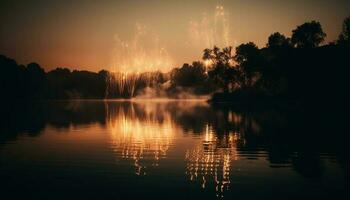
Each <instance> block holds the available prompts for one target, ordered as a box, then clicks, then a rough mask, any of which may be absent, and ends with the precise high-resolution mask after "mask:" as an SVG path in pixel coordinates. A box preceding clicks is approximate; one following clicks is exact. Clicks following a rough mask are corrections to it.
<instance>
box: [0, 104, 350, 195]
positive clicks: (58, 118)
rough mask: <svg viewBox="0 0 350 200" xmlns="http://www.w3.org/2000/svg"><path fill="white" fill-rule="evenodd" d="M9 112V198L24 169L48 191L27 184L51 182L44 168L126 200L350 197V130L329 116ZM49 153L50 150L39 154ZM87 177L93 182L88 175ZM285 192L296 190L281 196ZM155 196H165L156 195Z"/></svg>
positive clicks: (124, 108)
mask: <svg viewBox="0 0 350 200" xmlns="http://www.w3.org/2000/svg"><path fill="white" fill-rule="evenodd" d="M2 111H3V112H2V113H3V114H2V115H1V120H0V131H1V134H0V153H1V157H0V158H1V165H0V177H10V178H7V179H6V180H7V181H9V183H7V184H6V185H7V186H6V187H8V188H7V189H9V191H11V190H14V189H13V188H15V186H16V185H18V183H17V182H16V180H18V178H19V177H20V178H21V179H23V170H22V169H20V166H23V167H25V169H29V171H28V173H29V174H26V176H27V179H25V177H26V176H24V179H23V181H24V183H26V185H33V187H34V186H37V187H39V186H38V185H36V184H38V182H40V181H36V180H32V179H31V178H28V177H36V179H38V180H42V181H45V180H46V179H45V176H47V174H46V175H45V174H41V173H39V172H38V171H37V170H34V169H36V167H33V166H36V165H35V164H38V163H39V164H41V165H43V166H45V167H42V168H43V169H45V170H46V171H47V173H49V174H50V175H51V174H55V173H56V171H57V169H55V168H54V167H53V166H58V167H57V168H59V170H62V168H61V167H59V166H64V169H67V170H68V172H66V173H67V174H68V175H67V174H63V175H62V177H63V179H65V180H70V179H77V180H76V181H78V182H79V181H80V180H81V179H82V180H92V181H89V182H94V181H95V180H97V182H96V183H95V184H93V185H92V186H91V187H92V188H108V187H112V186H113V188H114V186H115V188H118V189H119V190H118V195H121V196H123V195H125V196H127V195H130V190H131V188H134V187H136V186H135V185H138V188H144V190H141V191H140V195H141V196H147V195H149V196H148V197H153V196H154V195H156V194H159V195H160V196H161V198H163V197H162V195H163V196H164V195H166V194H169V195H174V197H178V198H187V196H186V197H184V196H181V195H182V193H176V192H174V191H175V190H180V189H179V188H181V189H182V190H185V189H184V188H191V189H187V190H186V191H187V193H190V194H191V195H192V196H193V197H200V198H202V199H206V198H210V197H214V196H216V197H220V198H221V197H224V198H228V199H229V198H233V197H247V195H248V196H250V197H252V198H253V197H254V193H250V192H249V191H250V190H252V188H263V190H264V192H263V193H264V196H266V197H272V198H274V197H276V196H274V194H275V193H276V191H280V192H281V193H284V192H285V193H292V194H296V196H299V195H301V193H300V194H299V193H298V192H297V191H300V190H302V191H304V192H305V191H306V192H307V191H308V190H307V188H308V187H313V188H317V189H318V190H317V191H318V192H315V191H314V190H310V191H309V196H310V197H319V196H327V194H324V193H322V190H321V189H320V183H321V182H322V183H323V184H325V185H323V186H322V187H323V188H327V191H332V193H333V194H334V193H338V192H343V191H345V188H347V187H348V180H349V173H348V172H349V166H350V165H349V158H348V153H347V151H346V150H347V148H346V147H347V143H346V140H345V137H344V134H343V133H344V131H343V130H346V129H344V127H343V126H342V124H346V123H344V121H342V120H340V119H339V118H338V117H336V115H335V114H334V113H333V114H332V115H331V114H327V115H328V116H333V117H332V118H331V119H330V118H326V117H324V116H327V115H318V114H315V113H314V112H311V113H307V112H290V111H287V112H284V111H280V110H279V111H276V110H269V111H254V112H253V111H250V112H247V111H244V112H243V111H237V110H235V109H233V108H230V107H211V106H209V105H208V104H207V103H205V102H202V101H146V102H138V101H136V102H128V101H125V102H118V101H68V102H65V101H58V102H39V103H35V104H34V103H31V104H30V105H25V104H18V105H10V106H3V108H2ZM28 137H29V138H31V140H30V141H32V142H35V145H34V144H32V143H29V144H28V140H27V138H28ZM89 138H90V139H89ZM64 145H67V146H68V147H70V146H69V145H72V146H73V147H70V148H71V149H73V150H72V151H69V152H67V149H69V148H67V147H66V146H64ZM84 145H85V148H83V147H84ZM40 146H44V147H45V148H43V149H35V148H33V147H36V148H38V147H40ZM14 155H15V156H14ZM33 155H34V156H33ZM38 155H42V156H41V157H40V156H39V157H40V158H42V160H39V159H38ZM68 155H69V156H68ZM93 155H96V157H94V156H93ZM18 158H21V159H22V158H27V159H24V160H26V162H24V161H22V160H19V161H18V160H17V159H18ZM33 160H36V162H34V161H33ZM48 160H49V161H48ZM110 160H113V162H111V161H110ZM20 161H21V162H22V163H21V162H20ZM23 162H24V163H23ZM18 163H20V165H19V164H18ZM47 163H49V164H48V165H47V166H46V164H47ZM62 163H63V164H62ZM72 163H73V164H72ZM84 163H85V164H84ZM97 166H98V167H97ZM339 166H340V167H339ZM52 168H53V169H52ZM85 168H88V169H90V170H92V171H91V172H90V173H91V174H86V173H85V174H84V173H82V171H81V170H82V169H85ZM100 168H102V169H103V170H101V169H100ZM15 169H20V170H19V171H15ZM50 170H52V171H50ZM59 170H58V171H59ZM94 170H96V171H94ZM241 170H242V171H241ZM39 171H40V170H39ZM101 171H103V172H106V174H101ZM69 172H74V173H73V174H74V176H73V175H71V174H69ZM107 172H108V173H107ZM243 172H244V173H243ZM80 173H81V174H82V175H81V177H80V176H77V175H76V174H80ZM18 174H20V175H18ZM21 174H22V175H21ZM59 174H61V173H59ZM96 174H98V176H97V175H96ZM121 174H122V175H121ZM184 174H185V175H184ZM275 174H278V176H280V177H278V178H276V175H275ZM96 177H97V178H96ZM60 178H61V177H60ZM60 178H59V179H58V180H54V181H53V182H54V183H53V184H55V183H56V182H55V181H57V185H59V183H60V181H59V180H61V179H60ZM125 179H126V180H127V181H126V180H125ZM165 179H167V180H166V181H165ZM4 180H5V179H4ZM169 180H170V181H169ZM259 181H260V182H259ZM283 181H284V182H283ZM281 182H282V183H284V184H285V185H288V186H289V187H278V186H279V185H280V183H281ZM0 183H2V182H0ZM272 185H274V186H272ZM12 186H13V187H12ZM67 187H68V188H69V185H67ZM276 187H278V190H277V189H276ZM155 188H163V189H162V190H157V192H155V193H153V192H152V190H154V189H155ZM5 189H6V188H5ZM46 189H47V188H46ZM124 190H125V192H124ZM48 191H49V190H48ZM84 191H85V189H84ZM127 191H129V193H128V192H127ZM146 191H150V193H151V194H148V193H147V192H146ZM240 191H245V193H241V192H240ZM174 193H176V194H174ZM86 195H87V194H86ZM118 195H117V196H118ZM135 195H136V194H135ZM257 195H258V193H257ZM82 196H84V195H82ZM112 196H113V195H112ZM277 196H278V195H277ZM113 197H116V196H113ZM118 197H120V196H118ZM255 197H256V196H255Z"/></svg>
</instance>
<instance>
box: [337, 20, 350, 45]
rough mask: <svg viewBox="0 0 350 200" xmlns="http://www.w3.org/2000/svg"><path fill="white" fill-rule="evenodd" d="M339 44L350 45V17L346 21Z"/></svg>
mask: <svg viewBox="0 0 350 200" xmlns="http://www.w3.org/2000/svg"><path fill="white" fill-rule="evenodd" d="M338 43H339V44H346V45H350V16H348V17H347V18H345V19H344V22H343V30H342V32H341V34H340V35H339V39H338Z"/></svg>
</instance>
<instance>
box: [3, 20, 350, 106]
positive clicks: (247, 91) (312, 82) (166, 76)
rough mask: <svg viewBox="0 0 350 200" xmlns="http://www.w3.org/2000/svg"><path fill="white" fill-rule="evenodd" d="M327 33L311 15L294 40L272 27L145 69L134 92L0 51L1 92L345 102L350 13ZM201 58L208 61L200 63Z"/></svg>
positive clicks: (9, 95) (12, 95)
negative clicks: (264, 35) (259, 42)
mask: <svg viewBox="0 0 350 200" xmlns="http://www.w3.org/2000/svg"><path fill="white" fill-rule="evenodd" d="M325 37H326V33H324V32H323V30H322V27H321V24H320V23H319V22H316V21H311V22H307V23H304V24H302V25H300V26H298V27H297V28H296V29H295V30H293V31H292V35H291V38H288V37H286V36H284V35H283V34H281V33H278V32H276V33H273V34H271V35H270V37H269V38H268V42H267V44H266V47H264V48H261V49H259V48H258V47H257V46H256V45H255V44H254V43H253V42H248V43H245V44H241V45H239V46H238V47H236V49H235V52H234V51H233V48H232V47H225V48H222V49H220V48H218V47H215V46H214V47H213V49H205V50H204V52H203V62H199V61H198V62H193V63H192V64H184V65H183V66H182V67H181V68H175V69H173V70H172V71H171V72H169V73H161V72H146V73H143V74H141V75H139V76H137V77H136V78H135V79H133V84H134V87H135V92H134V93H133V94H132V95H130V93H128V92H125V91H122V92H121V91H118V86H117V85H116V84H117V83H118V81H117V80H113V79H115V77H113V76H110V72H108V71H105V70H101V71H100V72H98V73H95V72H88V71H77V70H74V71H71V70H69V69H67V68H57V69H55V70H52V71H49V72H45V71H44V70H43V69H42V68H41V67H40V66H39V65H38V64H36V63H31V64H28V65H27V66H23V65H19V64H17V63H16V62H15V61H14V60H12V59H9V58H7V57H5V56H0V67H1V71H2V73H1V74H0V81H1V82H0V90H1V91H2V94H3V97H4V98H6V99H12V100H13V99H20V100H21V99H79V98H86V99H101V98H129V97H132V96H135V95H138V94H141V93H142V92H143V91H144V90H145V88H153V89H156V91H157V92H156V95H159V93H160V92H159V91H161V90H163V91H165V93H166V94H167V95H168V96H175V97H176V94H178V93H180V92H182V91H190V92H191V93H193V94H212V93H214V94H213V96H212V98H211V101H212V102H234V103H246V104H248V105H249V104H251V103H254V104H257V103H262V104H266V103H273V102H293V103H301V102H302V103H305V102H315V101H317V102H341V101H344V102H345V101H346V100H348V93H349V92H348V85H347V79H348V76H349V75H348V74H349V73H348V72H349V67H350V59H349V56H350V17H348V18H346V19H345V20H344V22H343V30H342V32H341V33H340V35H339V38H338V39H337V40H336V41H334V42H332V43H330V44H326V45H323V46H320V44H321V43H322V42H323V41H324V39H325ZM204 63H206V65H205V64H204Z"/></svg>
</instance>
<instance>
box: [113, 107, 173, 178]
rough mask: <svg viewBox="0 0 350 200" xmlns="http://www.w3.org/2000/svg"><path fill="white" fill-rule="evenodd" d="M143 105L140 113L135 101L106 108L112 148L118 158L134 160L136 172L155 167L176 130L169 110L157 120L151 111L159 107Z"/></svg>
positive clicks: (139, 173) (142, 172)
mask: <svg viewBox="0 0 350 200" xmlns="http://www.w3.org/2000/svg"><path fill="white" fill-rule="evenodd" d="M107 108H108V106H107ZM146 108H147V109H141V110H142V113H141V114H140V113H137V111H136V110H135V105H134V104H130V105H129V106H128V108H125V107H122V106H121V107H118V108H116V109H107V125H108V129H109V130H110V135H111V148H112V149H113V151H114V153H115V154H116V156H117V159H119V158H122V159H125V160H132V161H133V165H134V167H135V173H136V174H137V175H146V174H147V172H146V171H147V168H148V167H151V166H152V167H157V166H158V165H159V161H160V159H164V158H166V156H167V151H168V149H169V147H170V145H171V144H172V141H173V138H174V134H175V130H176V128H175V126H174V123H173V122H172V120H171V116H170V114H169V113H161V114H162V116H161V119H159V118H158V117H159V116H158V117H157V113H154V112H158V111H159V110H158V109H150V108H149V105H148V107H147V105H146ZM160 121H161V123H160Z"/></svg>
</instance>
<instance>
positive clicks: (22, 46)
mask: <svg viewBox="0 0 350 200" xmlns="http://www.w3.org/2000/svg"><path fill="white" fill-rule="evenodd" d="M218 6H219V7H218ZM221 6H222V7H221ZM349 8H350V1H349V0H293V1H289V2H287V1H285V0H226V1H224V0H222V1H218V0H192V1H190V0H147V1H146V0H128V1H121V0H113V1H112V0H101V1H92V0H75V1H67V0H57V1H54V0H52V1H46V0H16V1H13V0H2V1H1V2H0V54H3V55H6V56H8V57H11V58H14V59H16V60H17V61H18V62H19V63H21V64H27V63H29V62H32V61H35V62H38V63H39V64H41V65H42V66H43V67H44V68H45V69H46V70H50V69H53V68H56V67H69V68H72V69H87V70H92V71H98V70H100V69H111V68H113V67H115V66H116V65H118V66H119V65H120V66H122V65H123V66H124V67H125V66H126V65H133V66H135V67H139V66H141V65H144V63H147V65H150V66H154V67H155V68H157V66H158V65H163V63H165V65H169V66H171V67H178V66H181V65H182V63H184V62H192V61H193V60H198V59H200V58H201V51H202V50H203V49H204V48H206V47H207V46H208V45H212V44H213V43H215V44H216V43H218V44H220V45H225V44H227V43H228V44H230V45H233V46H235V45H237V44H240V43H244V42H248V41H253V42H255V43H256V44H257V45H258V46H259V47H263V46H264V45H265V43H266V42H267V37H268V36H269V35H270V34H271V33H273V32H276V31H279V32H281V33H283V34H285V35H287V36H290V34H291V31H292V29H294V28H295V27H296V26H297V25H299V24H302V23H304V22H306V21H311V20H317V21H320V22H321V24H322V26H323V29H324V31H325V32H326V33H327V40H326V41H327V42H329V41H333V40H335V39H336V38H337V36H338V34H339V32H340V30H341V24H342V21H343V19H344V18H345V17H346V16H348V15H350V10H349ZM140 27H142V29H141V30H140ZM140 31H141V32H140ZM138 34H139V35H138ZM140 35H141V36H140ZM139 36H140V37H139ZM138 38H139V39H138ZM133 45H134V46H133ZM130 46H131V47H132V48H129V47H130ZM132 55H137V57H138V58H136V59H133V58H131V57H133V56H132ZM153 57H155V60H153V59H152V58H153ZM130 63H131V64H130Z"/></svg>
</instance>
